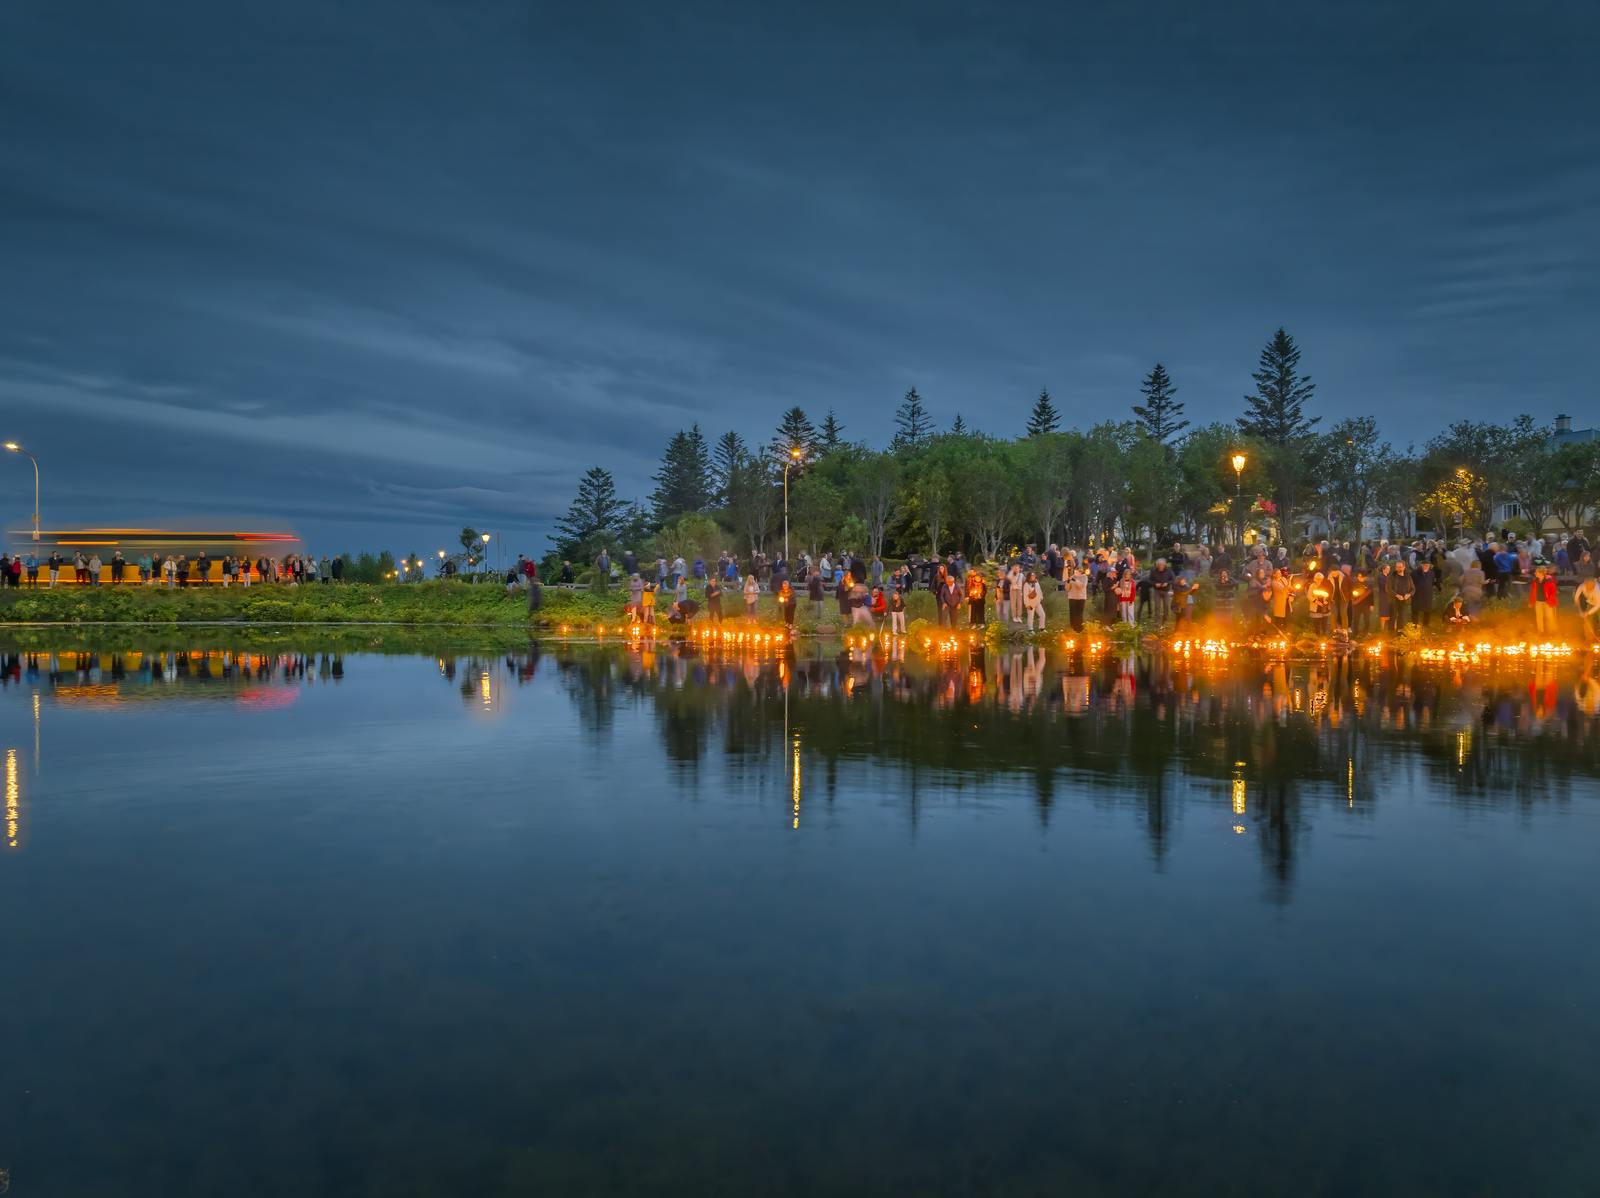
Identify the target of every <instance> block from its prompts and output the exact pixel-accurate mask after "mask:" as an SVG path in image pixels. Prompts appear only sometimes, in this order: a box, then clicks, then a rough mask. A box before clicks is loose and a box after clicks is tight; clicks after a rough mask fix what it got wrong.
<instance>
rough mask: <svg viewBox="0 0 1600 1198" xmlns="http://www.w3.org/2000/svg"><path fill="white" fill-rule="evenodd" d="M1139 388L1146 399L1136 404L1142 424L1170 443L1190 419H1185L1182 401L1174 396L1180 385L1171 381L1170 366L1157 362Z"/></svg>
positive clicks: (1155, 438) (1154, 436)
mask: <svg viewBox="0 0 1600 1198" xmlns="http://www.w3.org/2000/svg"><path fill="white" fill-rule="evenodd" d="M1139 390H1140V391H1142V392H1143V393H1144V403H1142V404H1134V405H1133V414H1134V415H1135V416H1137V417H1138V418H1139V427H1140V428H1141V429H1142V430H1143V431H1144V433H1145V435H1146V436H1147V437H1149V438H1150V439H1151V440H1152V441H1159V442H1161V444H1163V445H1166V446H1168V447H1170V446H1171V445H1172V441H1173V438H1175V437H1176V436H1177V435H1178V434H1179V433H1181V432H1182V431H1183V430H1184V429H1186V428H1188V427H1189V422H1188V421H1187V420H1185V419H1183V401H1182V400H1180V399H1174V398H1173V397H1174V396H1175V395H1177V394H1178V389H1177V388H1176V387H1175V386H1173V385H1172V379H1171V378H1170V377H1169V376H1168V374H1167V368H1166V367H1165V366H1163V365H1162V364H1161V363H1160V362H1157V363H1156V364H1155V367H1154V368H1153V369H1152V370H1151V371H1150V373H1149V374H1147V375H1145V377H1144V382H1142V383H1140V384H1139Z"/></svg>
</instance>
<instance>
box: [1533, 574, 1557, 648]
mask: <svg viewBox="0 0 1600 1198" xmlns="http://www.w3.org/2000/svg"><path fill="white" fill-rule="evenodd" d="M1557 595H1558V592H1557V588H1556V580H1555V576H1554V575H1553V574H1550V573H1548V572H1547V571H1546V570H1545V568H1544V567H1543V566H1536V567H1534V571H1533V581H1532V582H1530V583H1529V584H1528V603H1529V605H1530V606H1531V607H1532V608H1533V627H1534V631H1535V632H1536V633H1537V634H1538V635H1539V636H1555V635H1556V600H1557Z"/></svg>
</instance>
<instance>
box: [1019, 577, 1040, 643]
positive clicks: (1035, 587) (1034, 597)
mask: <svg viewBox="0 0 1600 1198" xmlns="http://www.w3.org/2000/svg"><path fill="white" fill-rule="evenodd" d="M1022 610H1023V611H1024V612H1025V613H1026V615H1027V622H1028V631H1029V632H1032V631H1033V622H1034V620H1036V619H1037V620H1038V621H1039V631H1040V632H1043V631H1045V622H1044V588H1043V587H1041V586H1040V585H1039V578H1038V575H1036V574H1035V573H1034V572H1033V571H1032V570H1029V571H1028V575H1027V577H1026V578H1025V579H1023V582H1022Z"/></svg>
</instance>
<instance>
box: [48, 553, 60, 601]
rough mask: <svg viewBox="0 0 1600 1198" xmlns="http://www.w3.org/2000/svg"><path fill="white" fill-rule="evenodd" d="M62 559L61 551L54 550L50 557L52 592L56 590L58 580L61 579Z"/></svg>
mask: <svg viewBox="0 0 1600 1198" xmlns="http://www.w3.org/2000/svg"><path fill="white" fill-rule="evenodd" d="M61 562H62V557H61V553H60V551H59V550H56V549H52V550H51V551H50V557H49V570H50V588H49V589H50V590H52V591H53V590H55V589H56V580H57V579H59V578H60V577H61Z"/></svg>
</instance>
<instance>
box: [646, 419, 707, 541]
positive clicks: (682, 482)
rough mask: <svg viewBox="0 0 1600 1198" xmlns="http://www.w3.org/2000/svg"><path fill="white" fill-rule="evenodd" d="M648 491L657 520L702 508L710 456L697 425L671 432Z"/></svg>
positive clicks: (660, 520) (666, 519)
mask: <svg viewBox="0 0 1600 1198" xmlns="http://www.w3.org/2000/svg"><path fill="white" fill-rule="evenodd" d="M655 483H656V489H655V490H654V491H652V492H651V494H650V511H651V514H652V515H653V516H654V517H655V519H656V522H657V523H660V524H664V523H666V522H667V521H668V520H671V519H674V518H675V517H678V516H681V515H683V514H684V513H686V512H699V511H704V510H705V509H706V507H707V506H708V505H709V504H710V502H711V457H710V454H708V453H707V452H706V439H705V437H704V436H703V435H702V434H701V432H700V426H699V425H698V424H697V425H695V426H694V427H693V428H691V429H689V430H688V431H687V432H685V431H681V430H680V431H679V432H676V433H673V434H672V439H671V440H670V441H668V442H667V448H666V452H665V453H663V454H662V456H661V469H660V471H658V472H657V473H656V475H655Z"/></svg>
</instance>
